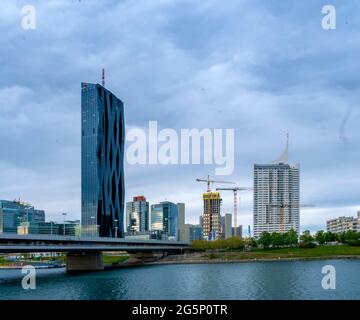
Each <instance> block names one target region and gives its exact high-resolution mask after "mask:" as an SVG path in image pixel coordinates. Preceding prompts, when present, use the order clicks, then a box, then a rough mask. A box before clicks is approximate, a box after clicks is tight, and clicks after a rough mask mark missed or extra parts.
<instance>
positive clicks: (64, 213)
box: [62, 212, 67, 236]
mask: <svg viewBox="0 0 360 320" xmlns="http://www.w3.org/2000/svg"><path fill="white" fill-rule="evenodd" d="M62 215H63V216H64V236H66V230H65V219H66V215H67V213H66V212H63V214H62Z"/></svg>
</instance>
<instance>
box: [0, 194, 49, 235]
mask: <svg viewBox="0 0 360 320" xmlns="http://www.w3.org/2000/svg"><path fill="white" fill-rule="evenodd" d="M23 222H45V211H44V210H38V209H35V208H34V207H33V206H32V205H30V204H27V203H24V202H21V201H20V200H14V201H8V200H0V233H17V227H18V226H19V225H20V224H21V223H23Z"/></svg>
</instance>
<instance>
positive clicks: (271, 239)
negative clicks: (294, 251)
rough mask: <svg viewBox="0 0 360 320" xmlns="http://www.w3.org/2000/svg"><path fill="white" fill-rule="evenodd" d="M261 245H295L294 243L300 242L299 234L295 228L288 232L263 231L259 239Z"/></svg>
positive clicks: (265, 246)
mask: <svg viewBox="0 0 360 320" xmlns="http://www.w3.org/2000/svg"><path fill="white" fill-rule="evenodd" d="M257 243H258V244H259V245H261V246H262V247H264V248H269V247H277V248H279V247H285V246H290V247H293V246H294V245H297V244H298V234H297V232H296V231H294V230H290V231H289V232H286V233H278V232H273V233H269V232H263V233H262V234H261V235H260V238H259V240H258V241H257Z"/></svg>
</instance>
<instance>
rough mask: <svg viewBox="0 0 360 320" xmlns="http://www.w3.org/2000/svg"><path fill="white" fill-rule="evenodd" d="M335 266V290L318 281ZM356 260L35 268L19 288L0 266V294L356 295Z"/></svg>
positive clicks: (359, 294) (15, 275)
mask: <svg viewBox="0 0 360 320" xmlns="http://www.w3.org/2000/svg"><path fill="white" fill-rule="evenodd" d="M327 264H330V265H333V266H335V268H336V280H337V281H336V290H324V289H323V288H322V286H321V280H322V277H323V275H322V274H321V269H322V267H323V266H324V265H327ZM359 267H360V260H322V261H296V262H280V261H279V262H259V263H237V264H197V265H158V266H146V267H136V268H128V269H119V270H112V271H103V272H92V273H83V274H75V275H74V274H73V275H71V274H66V273H65V270H64V269H46V270H37V279H36V282H37V283H36V285H37V289H36V290H24V289H22V287H21V279H22V277H23V276H24V275H23V274H21V270H0V299H61V300H62V299H66V300H76V299H90V300H98V299H106V300H108V299H113V300H121V299H159V300H162V299H189V300H193V299H360V275H359V272H358V270H359Z"/></svg>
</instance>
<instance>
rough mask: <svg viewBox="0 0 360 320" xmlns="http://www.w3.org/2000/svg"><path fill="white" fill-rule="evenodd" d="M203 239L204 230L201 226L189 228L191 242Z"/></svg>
mask: <svg viewBox="0 0 360 320" xmlns="http://www.w3.org/2000/svg"><path fill="white" fill-rule="evenodd" d="M202 239H203V228H202V227H201V226H199V225H190V226H189V240H190V241H195V240H202Z"/></svg>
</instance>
